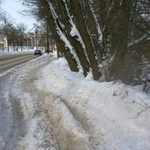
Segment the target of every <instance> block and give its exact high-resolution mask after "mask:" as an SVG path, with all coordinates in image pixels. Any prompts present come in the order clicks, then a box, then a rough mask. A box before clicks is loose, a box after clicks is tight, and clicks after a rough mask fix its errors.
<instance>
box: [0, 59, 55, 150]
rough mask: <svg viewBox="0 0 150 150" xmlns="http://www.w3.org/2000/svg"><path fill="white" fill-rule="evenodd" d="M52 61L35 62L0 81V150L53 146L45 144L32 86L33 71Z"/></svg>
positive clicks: (45, 135)
mask: <svg viewBox="0 0 150 150" xmlns="http://www.w3.org/2000/svg"><path fill="white" fill-rule="evenodd" d="M53 59H54V58H51V59H48V57H45V58H37V59H36V60H32V61H30V62H27V63H25V64H22V65H20V66H18V67H16V68H15V69H14V70H13V71H11V72H9V73H8V74H7V75H5V76H2V77H1V78H0V150H24V149H26V150H34V149H35V150H36V149H43V150H44V149H45V146H46V144H47V142H48V145H47V146H48V147H50V145H51V144H52V145H56V144H53V143H52V142H51V141H49V139H51V138H49V137H48V136H49V135H48V133H47V131H46V126H45V122H44V120H43V116H42V114H41V113H42V112H40V107H38V103H39V97H38V96H39V94H38V92H37V91H36V90H35V87H34V83H33V82H34V80H36V72H37V70H38V69H40V68H41V67H42V66H44V65H46V64H47V63H49V62H50V61H52V60H53ZM31 62H32V63H31ZM43 96H44V95H43ZM34 136H35V137H34ZM49 142H50V143H49ZM35 145H36V146H35ZM42 147H43V148H42Z"/></svg>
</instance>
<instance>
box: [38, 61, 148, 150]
mask: <svg viewBox="0 0 150 150" xmlns="http://www.w3.org/2000/svg"><path fill="white" fill-rule="evenodd" d="M38 77H39V78H41V79H44V80H40V81H36V84H37V86H38V88H39V89H43V88H44V90H45V91H46V92H50V93H53V94H55V95H58V96H59V97H61V98H62V99H63V103H64V104H66V105H67V106H68V107H69V109H70V114H73V115H74V119H76V120H78V121H79V122H80V124H81V125H82V127H83V129H84V130H85V131H86V133H87V134H88V136H89V137H88V138H89V140H91V141H92V140H93V141H92V142H93V143H94V144H95V147H94V148H95V149H106V150H111V149H121V150H149V149H150V140H149V139H150V119H149V115H150V96H149V95H146V94H145V93H143V92H142V91H140V90H137V89H136V88H134V87H131V86H127V85H125V84H123V83H121V82H103V83H99V82H96V81H93V80H91V79H90V78H87V79H84V77H83V76H82V74H79V73H74V72H70V71H69V69H68V66H67V62H66V61H65V60H64V59H59V60H56V61H53V62H52V63H50V64H49V65H47V66H46V67H45V68H43V69H42V71H41V72H40V73H39V74H38ZM62 107H64V106H62ZM65 107H66V106H65ZM61 109H65V108H61ZM59 111H60V110H59ZM57 113H58V112H57ZM59 113H60V112H59ZM61 113H62V114H63V116H64V118H63V119H66V122H68V124H70V126H72V124H74V122H73V121H71V120H72V119H71V120H70V121H68V119H67V118H68V112H67V113H66V112H64V111H62V112H61ZM69 118H72V115H71V116H69ZM65 126H66V125H65ZM67 128H68V127H67ZM75 128H77V127H75ZM79 133H80V132H79ZM93 136H94V137H93ZM91 138H93V139H91ZM95 140H96V143H95ZM94 148H93V149H94Z"/></svg>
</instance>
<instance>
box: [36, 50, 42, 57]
mask: <svg viewBox="0 0 150 150" xmlns="http://www.w3.org/2000/svg"><path fill="white" fill-rule="evenodd" d="M34 55H39V56H40V55H42V51H41V50H39V49H36V50H35V51H34Z"/></svg>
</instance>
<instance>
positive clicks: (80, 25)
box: [70, 0, 101, 80]
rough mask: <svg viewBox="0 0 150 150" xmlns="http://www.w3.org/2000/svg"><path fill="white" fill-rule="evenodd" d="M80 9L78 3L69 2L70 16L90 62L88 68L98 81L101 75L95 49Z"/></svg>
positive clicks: (72, 0) (71, 0)
mask: <svg viewBox="0 0 150 150" xmlns="http://www.w3.org/2000/svg"><path fill="white" fill-rule="evenodd" d="M81 10H82V8H81V5H80V1H79V0H77V1H74V0H70V11H71V12H72V14H73V15H72V16H74V20H75V23H76V26H77V29H78V30H79V32H80V35H81V37H82V39H83V42H84V44H85V48H86V51H87V55H88V59H89V61H90V66H91V69H92V74H93V78H94V79H95V80H98V79H99V78H100V76H101V73H100V71H99V68H98V63H97V60H96V54H95V49H94V47H93V44H92V41H91V37H90V35H89V32H88V29H87V26H86V23H85V18H84V17H83V15H82V11H81Z"/></svg>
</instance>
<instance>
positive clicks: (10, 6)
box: [2, 0, 34, 29]
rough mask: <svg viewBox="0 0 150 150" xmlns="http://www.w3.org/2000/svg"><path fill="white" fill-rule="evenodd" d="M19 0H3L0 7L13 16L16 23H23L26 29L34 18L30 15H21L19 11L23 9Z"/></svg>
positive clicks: (30, 25)
mask: <svg viewBox="0 0 150 150" xmlns="http://www.w3.org/2000/svg"><path fill="white" fill-rule="evenodd" d="M20 1H21V0H4V2H3V4H2V8H3V9H4V10H5V11H6V12H7V13H8V14H9V15H10V16H11V17H12V18H13V20H14V21H15V23H16V24H18V23H24V24H26V25H27V27H28V29H31V28H32V27H33V23H34V19H33V18H32V17H31V16H30V17H27V16H23V15H21V14H20V13H21V12H22V10H23V9H24V8H23V6H22V5H21V2H20Z"/></svg>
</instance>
